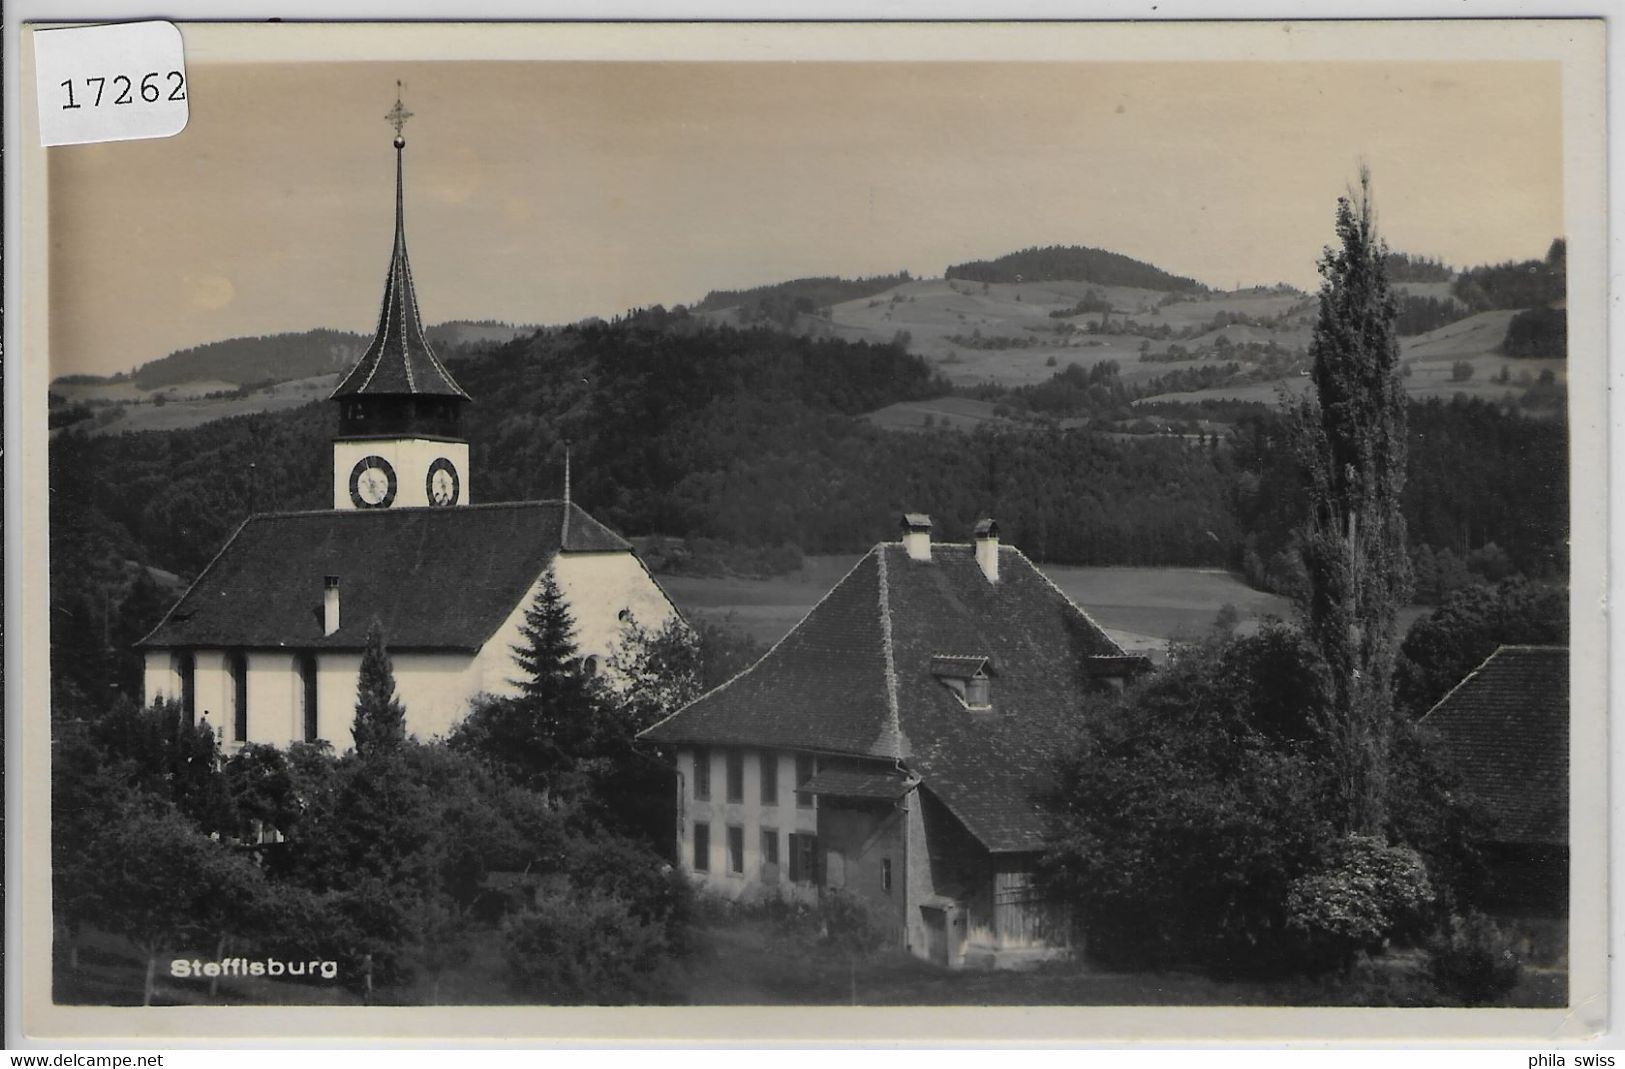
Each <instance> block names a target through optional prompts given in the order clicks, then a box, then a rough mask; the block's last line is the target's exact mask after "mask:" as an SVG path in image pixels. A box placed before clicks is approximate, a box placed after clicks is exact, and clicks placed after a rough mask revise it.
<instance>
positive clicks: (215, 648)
mask: <svg viewBox="0 0 1625 1069" xmlns="http://www.w3.org/2000/svg"><path fill="white" fill-rule="evenodd" d="M396 107H397V112H396V115H397V116H398V117H399V118H400V119H401V121H404V115H405V112H404V109H401V108H400V105H399V102H398V101H397V104H396ZM396 133H397V136H396V138H395V142H394V145H395V241H394V248H393V251H392V252H391V255H390V261H389V272H388V274H387V276H386V278H385V282H384V297H383V307H382V310H381V312H380V314H379V317H378V327H377V330H376V331H375V333H374V336H373V339H372V343H371V344H370V345H369V346H368V348H367V350H366V352H365V353H364V354H363V355H362V357H361V359H360V360H359V361H358V362H357V363H356V366H355V367H354V368H353V369H352V370H351V371H350V372H349V373H348V374H347V375H346V376H345V377H344V378H343V379H342V381H341V382H340V383H339V385H338V388H337V389H336V390H335V391H334V393H333V396H332V400H333V401H334V402H335V403H336V404H337V405H338V406H339V432H338V435H337V436H336V437H335V438H334V439H333V484H332V490H333V507H332V509H330V510H322V511H314V512H298V513H283V514H278V515H265V516H255V517H252V518H251V519H249V520H247V521H246V522H244V523H243V525H242V526H241V527H239V528H238V529H237V531H236V533H235V534H233V535H232V537H231V539H230V540H229V541H228V542H227V543H226V545H225V547H224V548H223V549H222V550H221V551H220V552H219V554H218V555H217V556H216V557H215V559H214V560H213V561H212V562H211V563H210V564H209V566H208V567H207V568H206V569H205V570H204V571H203V573H202V574H201V575H199V576H198V578H197V580H196V581H195V582H194V583H193V584H192V586H191V588H190V589H188V590H187V591H186V593H185V594H184V595H183V596H182V597H181V599H180V601H179V602H178V603H177V604H176V605H175V606H174V607H173V608H172V609H171V610H170V611H169V613H168V614H167V615H166V616H165V617H164V618H163V620H162V621H161V622H160V623H159V624H158V626H157V627H156V628H155V629H154V630H153V631H152V633H151V634H149V635H147V636H146V638H144V639H142V640H141V642H140V643H139V644H138V646H139V648H140V649H141V650H142V651H143V654H144V657H145V673H144V689H145V700H146V701H148V702H151V701H153V700H154V699H157V698H160V697H168V698H171V699H174V700H177V701H179V702H180V703H181V706H182V708H183V710H184V713H185V715H186V717H187V718H188V720H196V719H199V718H206V719H207V720H208V722H209V723H210V724H211V725H212V726H214V727H215V728H216V729H217V730H218V731H219V732H220V734H221V738H222V741H223V743H224V744H225V745H226V746H227V747H228V748H230V747H235V746H240V745H242V744H243V743H248V742H264V743H274V744H287V743H290V742H294V741H300V740H304V741H315V740H318V739H325V740H327V741H329V742H332V743H334V744H335V745H336V746H338V748H340V749H343V748H344V747H345V746H346V745H347V744H348V741H349V728H350V724H351V720H352V717H353V715H354V710H355V700H356V680H357V675H358V672H359V669H360V664H361V654H362V651H363V649H364V648H365V645H366V637H367V630H368V627H369V625H370V624H371V622H372V621H373V620H375V619H376V620H377V621H378V622H379V623H380V624H381V625H382V628H383V631H384V636H385V638H386V641H387V642H388V644H389V648H390V651H391V653H392V655H393V657H394V663H395V678H396V683H397V685H398V688H399V691H400V696H401V699H402V703H403V704H404V706H405V708H406V726H407V730H408V731H410V732H413V733H415V734H417V735H420V736H425V737H427V736H432V735H437V734H443V733H444V732H446V731H447V730H448V729H450V728H451V726H452V725H453V724H455V723H456V722H457V721H458V720H459V719H461V718H462V716H463V715H464V714H465V713H466V712H467V711H468V703H469V699H471V698H473V697H474V696H475V695H477V694H480V693H490V694H497V695H505V694H513V693H516V692H517V687H516V686H515V685H514V684H513V683H512V682H511V680H510V677H511V676H513V675H514V674H516V671H517V669H516V667H515V665H514V662H513V653H512V647H513V646H514V645H515V644H516V643H517V642H518V640H519V629H520V627H521V626H522V624H523V621H524V613H525V610H526V609H527V608H528V607H529V606H530V604H531V602H532V600H533V599H534V597H535V593H536V591H537V589H538V587H539V585H540V583H541V580H542V577H543V576H544V575H545V574H546V573H547V572H548V571H550V570H551V572H552V573H553V576H554V579H555V581H556V582H557V583H558V586H559V588H560V590H561V591H562V593H563V594H564V596H565V599H566V601H567V602H568V604H569V607H570V610H571V612H572V614H573V615H574V617H575V620H576V641H577V646H578V648H579V650H580V651H581V653H582V655H583V657H584V659H585V662H586V664H587V666H588V667H589V668H596V667H598V666H599V665H601V664H602V663H603V662H604V661H605V660H606V659H607V658H608V657H609V656H610V655H611V654H612V653H613V652H614V651H615V650H616V649H617V648H618V646H619V644H620V641H621V638H622V636H623V634H624V632H625V630H626V628H627V627H628V625H630V624H633V623H635V624H637V625H640V626H641V627H643V628H645V629H647V630H649V631H658V630H659V629H660V628H661V627H662V626H663V625H664V624H665V623H666V622H667V621H668V620H670V619H671V618H672V617H673V616H675V615H676V609H675V608H674V606H673V605H672V603H671V601H670V600H669V599H668V598H667V597H666V594H665V592H664V591H663V590H661V588H660V586H659V584H657V583H656V582H655V581H654V579H653V577H652V576H651V575H650V574H649V572H648V570H647V569H646V568H645V567H644V566H643V564H642V562H641V561H639V560H638V558H637V557H636V556H635V555H634V553H633V551H632V547H631V545H630V544H628V543H627V542H626V541H625V540H623V539H621V538H620V537H619V536H617V535H616V534H614V533H613V532H611V531H610V530H609V529H607V528H606V527H604V526H603V525H602V524H600V523H598V522H597V521H596V520H594V519H593V518H592V517H591V516H589V515H587V514H586V513H585V512H584V511H582V510H581V509H580V508H579V507H577V506H576V505H573V504H571V503H570V502H569V500H568V493H569V491H568V485H569V483H568V472H566V484H565V485H566V491H565V493H566V499H565V500H563V501H533V502H521V503H510V504H491V505H473V504H471V503H470V486H471V479H470V472H469V470H468V440H467V439H466V438H465V437H463V409H464V407H465V406H466V405H467V404H468V403H469V400H470V399H469V397H468V395H467V394H466V393H464V392H463V390H462V388H461V387H460V386H458V385H457V383H456V381H455V380H454V379H453V378H452V376H451V374H450V372H448V371H447V370H446V368H445V366H444V365H443V364H441V362H440V360H439V358H438V357H437V356H436V355H435V352H434V350H433V349H432V348H431V347H430V345H429V341H428V339H427V337H425V335H424V332H423V325H422V321H421V320H420V318H419V315H418V303H417V294H416V292H415V290H414V288H413V285H412V269H411V265H410V264H409V262H408V260H407V255H406V228H405V218H404V216H405V213H404V208H403V194H402V151H403V149H404V148H405V145H406V141H405V139H404V138H403V137H401V136H399V127H398V126H397V131H396Z"/></svg>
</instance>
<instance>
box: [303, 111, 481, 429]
mask: <svg viewBox="0 0 1625 1069" xmlns="http://www.w3.org/2000/svg"><path fill="white" fill-rule="evenodd" d="M397 84H398V83H397ZM411 114H412V113H411V112H409V111H407V110H406V109H405V107H403V106H402V104H401V100H400V96H399V95H398V94H397V96H396V98H395V107H394V109H393V110H391V111H390V113H389V114H388V115H386V116H385V118H386V119H388V120H389V121H390V123H392V124H393V125H394V127H395V247H394V249H393V251H392V252H391V253H390V257H389V274H388V275H387V276H386V277H385V279H384V303H383V308H382V310H381V311H380V312H379V314H378V329H377V331H375V332H374V334H373V338H372V344H371V345H369V346H367V351H366V352H365V353H364V354H362V357H361V359H360V361H358V362H357V363H356V365H355V367H353V368H351V369H350V373H349V374H348V375H346V376H344V378H343V380H342V381H341V382H340V383H339V385H338V388H337V389H336V390H334V391H333V397H334V399H336V400H337V399H344V398H355V397H393V398H405V397H447V398H456V399H458V400H459V401H466V400H468V394H466V393H464V392H463V388H462V387H461V386H458V385H457V381H456V380H455V379H453V378H452V377H451V373H450V372H448V371H447V370H446V368H445V366H444V365H443V364H441V363H440V359H439V358H438V357H437V356H435V353H434V349H433V348H432V347H431V346H430V345H429V339H428V338H427V337H426V336H425V335H424V333H423V321H422V319H421V317H420V316H419V315H418V299H417V292H416V290H415V289H414V288H413V286H412V265H411V263H410V262H408V260H407V257H406V211H405V199H404V195H403V191H402V186H403V182H402V170H403V168H402V156H403V154H404V151H405V149H406V138H405V137H403V136H401V128H402V127H403V126H404V125H405V123H406V120H407V119H408V118H410V117H411Z"/></svg>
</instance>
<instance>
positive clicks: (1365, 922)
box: [1286, 835, 1433, 970]
mask: <svg viewBox="0 0 1625 1069" xmlns="http://www.w3.org/2000/svg"><path fill="white" fill-rule="evenodd" d="M1432 900H1433V888H1432V885H1431V884H1430V882H1429V880H1428V874H1427V866H1425V865H1424V864H1423V863H1422V859H1421V857H1420V856H1418V855H1417V853H1416V851H1414V850H1412V849H1410V848H1409V847H1404V846H1389V845H1388V844H1387V843H1384V842H1383V841H1382V840H1381V839H1377V838H1373V837H1371V836H1365V835H1351V836H1348V837H1347V838H1345V839H1343V840H1341V841H1340V842H1339V843H1337V844H1336V846H1335V847H1334V849H1333V851H1332V854H1331V857H1330V859H1329V861H1328V863H1327V864H1326V865H1325V866H1323V867H1321V868H1319V869H1317V870H1315V871H1312V872H1309V873H1307V874H1305V875H1303V876H1300V877H1298V878H1297V879H1296V880H1294V881H1292V884H1291V886H1289V887H1288V888H1287V896H1286V910H1287V924H1288V925H1289V926H1290V927H1291V928H1293V929H1294V930H1296V931H1298V932H1301V933H1303V934H1304V935H1305V936H1306V937H1307V939H1308V942H1309V948H1310V963H1311V965H1318V966H1320V967H1322V968H1330V967H1332V966H1334V965H1335V966H1341V967H1342V968H1344V969H1345V970H1346V969H1347V968H1348V967H1349V966H1350V965H1352V964H1353V961H1354V956H1355V954H1356V953H1358V952H1359V951H1361V950H1375V949H1377V948H1378V947H1380V945H1381V944H1382V943H1383V941H1384V940H1386V939H1387V938H1388V936H1390V935H1392V934H1397V933H1400V932H1403V931H1405V930H1406V929H1407V928H1409V927H1412V926H1413V925H1414V924H1415V922H1416V920H1417V919H1418V918H1420V917H1421V915H1422V911H1423V910H1424V909H1425V908H1426V907H1427V905H1428V903H1430V902H1431V901H1432Z"/></svg>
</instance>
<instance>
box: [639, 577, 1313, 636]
mask: <svg viewBox="0 0 1625 1069" xmlns="http://www.w3.org/2000/svg"><path fill="white" fill-rule="evenodd" d="M857 561H858V558H857V557H856V556H839V555H838V556H822V557H808V558H806V561H805V563H804V564H803V565H802V567H801V568H800V569H798V570H796V571H794V572H791V573H789V574H787V575H782V576H774V577H773V578H770V579H745V578H740V577H737V576H721V577H710V576H705V577H701V576H682V575H662V576H660V583H661V585H662V586H664V587H665V588H666V590H667V592H668V593H670V594H671V596H672V598H673V600H675V601H676V602H677V605H678V608H680V609H682V610H683V612H684V613H685V614H687V615H688V616H690V617H692V618H695V619H698V620H704V621H706V622H709V623H714V624H718V625H721V626H725V627H731V628H733V629H735V630H738V631H742V632H744V633H746V634H748V635H750V637H751V638H753V639H755V640H756V641H758V642H760V643H763V644H764V645H770V644H772V643H774V642H777V641H778V640H779V639H780V638H782V637H783V636H784V634H785V632H787V631H789V630H790V628H792V627H794V626H795V625H796V623H797V622H798V621H800V619H801V618H802V617H803V616H805V615H806V614H807V611H808V610H809V609H811V608H812V607H813V605H815V604H816V603H817V602H818V599H819V598H821V597H823V596H824V594H825V593H826V592H827V591H828V590H829V589H830V587H832V586H834V585H835V583H836V582H838V581H839V580H840V578H841V577H842V576H843V575H845V574H846V573H847V571H849V570H850V569H851V567H852V565H853V564H855V563H857ZM1043 571H1044V573H1045V574H1046V575H1048V576H1049V577H1050V579H1051V580H1052V581H1054V583H1055V585H1056V586H1058V587H1060V588H1061V589H1062V590H1064V591H1065V592H1066V594H1067V596H1068V597H1070V598H1071V599H1072V600H1073V601H1075V602H1077V603H1078V604H1079V605H1080V606H1082V607H1083V609H1084V611H1085V612H1087V613H1088V614H1089V615H1090V617H1091V618H1093V619H1094V621H1095V622H1096V623H1098V624H1099V625H1100V626H1101V627H1103V628H1104V629H1105V630H1106V631H1107V633H1108V634H1110V635H1111V636H1112V637H1113V638H1114V639H1116V640H1117V641H1118V643H1119V644H1121V645H1122V646H1123V647H1124V648H1125V649H1128V650H1131V651H1133V652H1136V653H1160V652H1161V651H1162V650H1163V649H1164V648H1165V647H1166V645H1167V642H1168V640H1169V639H1171V638H1178V637H1187V638H1194V637H1196V636H1199V635H1201V634H1202V633H1203V632H1205V631H1206V630H1208V629H1209V628H1210V627H1212V625H1213V621H1214V618H1215V617H1216V616H1217V615H1218V613H1219V610H1220V609H1221V608H1223V607H1224V606H1225V605H1234V606H1235V608H1236V611H1237V614H1238V616H1239V619H1240V621H1241V623H1240V629H1241V630H1243V631H1247V630H1251V629H1254V628H1256V627H1257V626H1258V623H1259V621H1261V620H1262V619H1264V618H1265V617H1267V616H1279V617H1282V618H1287V617H1290V616H1291V613H1292V607H1291V605H1290V604H1289V603H1288V602H1287V600H1286V599H1285V598H1281V597H1278V596H1276V595H1274V594H1266V593H1263V592H1262V591H1258V590H1254V589H1252V588H1251V587H1249V586H1247V584H1246V583H1244V582H1243V581H1242V580H1241V579H1240V578H1239V577H1237V576H1235V575H1233V574H1231V573H1229V572H1225V571H1218V570H1213V569H1205V568H1089V567H1077V566H1071V565H1045V566H1044V568H1043Z"/></svg>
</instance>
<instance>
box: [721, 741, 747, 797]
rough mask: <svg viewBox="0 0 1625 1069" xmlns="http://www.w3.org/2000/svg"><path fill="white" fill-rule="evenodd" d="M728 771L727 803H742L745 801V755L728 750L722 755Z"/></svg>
mask: <svg viewBox="0 0 1625 1069" xmlns="http://www.w3.org/2000/svg"><path fill="white" fill-rule="evenodd" d="M724 760H725V762H726V764H727V770H728V801H730V802H743V801H744V800H745V754H744V752H743V751H741V750H729V751H727V753H726V754H725V755H724Z"/></svg>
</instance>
